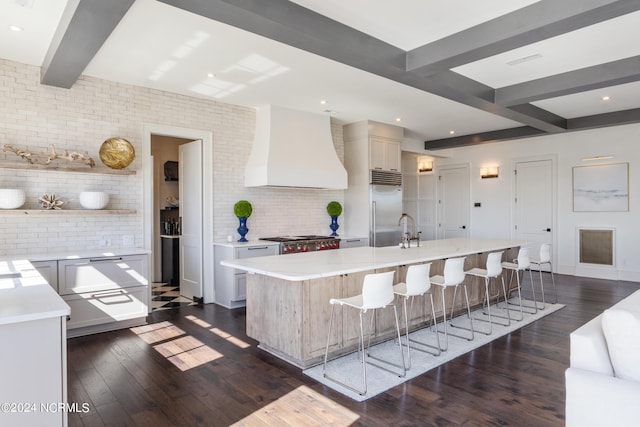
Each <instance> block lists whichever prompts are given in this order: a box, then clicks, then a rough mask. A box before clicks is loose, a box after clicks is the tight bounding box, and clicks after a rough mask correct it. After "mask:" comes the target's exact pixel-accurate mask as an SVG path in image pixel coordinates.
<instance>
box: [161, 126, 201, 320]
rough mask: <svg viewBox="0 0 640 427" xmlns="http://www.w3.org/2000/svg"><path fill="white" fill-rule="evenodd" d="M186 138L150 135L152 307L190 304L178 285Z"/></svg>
mask: <svg viewBox="0 0 640 427" xmlns="http://www.w3.org/2000/svg"><path fill="white" fill-rule="evenodd" d="M188 142H190V140H189V139H185V138H177V137H173V136H165V135H151V156H152V158H153V212H154V215H153V223H154V225H153V230H154V232H153V258H154V261H155V262H154V264H153V265H154V271H153V272H152V274H153V275H152V285H151V286H152V290H151V308H152V310H163V309H167V308H175V307H180V306H183V305H191V304H193V303H194V301H193V299H191V298H188V297H185V295H184V292H182V289H181V286H180V239H181V234H182V230H181V225H182V220H181V219H182V214H183V212H182V210H181V209H180V201H181V200H182V194H181V188H180V187H181V184H182V181H181V180H180V179H179V175H180V172H182V171H181V170H180V168H179V165H180V164H181V162H180V155H179V151H180V146H182V145H183V144H187V143H188Z"/></svg>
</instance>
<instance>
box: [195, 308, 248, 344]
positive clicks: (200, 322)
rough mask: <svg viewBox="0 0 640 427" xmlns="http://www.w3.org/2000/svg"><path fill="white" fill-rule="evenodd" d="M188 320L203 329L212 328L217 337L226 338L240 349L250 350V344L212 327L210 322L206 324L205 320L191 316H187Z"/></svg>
mask: <svg viewBox="0 0 640 427" xmlns="http://www.w3.org/2000/svg"><path fill="white" fill-rule="evenodd" d="M184 318H185V319H187V320H190V321H192V322H193V323H195V324H196V325H198V326H202V327H203V328H211V329H209V331H210V332H213V333H214V334H216V335H217V336H219V337H220V338H224V339H225V340H227V341H229V342H230V343H231V344H233V345H235V346H236V347H239V348H248V347H251V345H250V344H248V343H246V342H244V341H242V340H241V339H240V338H237V337H235V336H233V335H231V334H230V333H228V332H225V331H223V330H222V329H219V328H214V327H212V325H211V324H210V323H208V322H205V321H204V320H202V319H200V318H198V317H196V316H194V315H192V314H189V315H187V316H185V317H184Z"/></svg>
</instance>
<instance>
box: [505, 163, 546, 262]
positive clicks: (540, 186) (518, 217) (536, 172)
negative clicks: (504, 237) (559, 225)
mask: <svg viewBox="0 0 640 427" xmlns="http://www.w3.org/2000/svg"><path fill="white" fill-rule="evenodd" d="M513 164H514V167H513V170H514V171H515V173H514V174H513V180H514V181H513V187H512V188H514V189H515V195H514V197H513V210H512V212H513V220H512V221H513V238H514V239H516V240H526V241H530V242H534V245H533V246H532V247H531V249H530V250H531V254H532V256H533V257H536V258H537V256H538V252H539V250H540V245H541V244H543V243H550V244H552V245H553V241H554V235H555V233H554V231H555V221H556V218H555V215H554V212H555V207H554V201H555V186H554V182H555V168H554V159H553V158H533V159H514V162H513ZM555 252H556V251H553V250H552V257H555ZM552 262H554V261H552Z"/></svg>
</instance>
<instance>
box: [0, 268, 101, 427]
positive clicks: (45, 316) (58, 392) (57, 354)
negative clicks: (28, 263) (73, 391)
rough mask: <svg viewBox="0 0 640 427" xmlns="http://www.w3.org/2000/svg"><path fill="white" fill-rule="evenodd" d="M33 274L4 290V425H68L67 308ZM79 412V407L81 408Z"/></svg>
mask: <svg viewBox="0 0 640 427" xmlns="http://www.w3.org/2000/svg"><path fill="white" fill-rule="evenodd" d="M32 273H35V271H34V270H33V269H32V270H31V272H29V271H28V270H27V269H25V270H24V271H22V274H21V277H20V278H14V279H11V280H12V281H13V282H14V283H16V282H18V283H20V285H19V286H15V287H11V288H3V289H0V299H1V300H2V304H0V340H1V342H2V351H0V366H2V382H1V385H0V402H2V404H3V407H2V411H0V425H1V426H21V427H22V426H25V427H30V426H34V427H35V426H58V427H59V426H66V425H67V412H65V411H64V410H62V409H63V408H60V407H59V406H58V405H60V404H66V403H67V342H66V341H67V338H66V326H65V323H66V317H67V314H68V313H69V307H68V306H67V305H66V304H65V303H64V301H62V299H61V298H60V297H59V296H58V295H57V294H56V292H55V291H53V290H52V289H51V287H50V286H49V285H47V284H46V282H45V280H44V279H43V278H42V277H39V275H36V276H34V275H33V274H32ZM86 409H88V408H86ZM79 410H81V408H79Z"/></svg>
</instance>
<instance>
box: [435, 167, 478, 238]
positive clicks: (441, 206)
mask: <svg viewBox="0 0 640 427" xmlns="http://www.w3.org/2000/svg"><path fill="white" fill-rule="evenodd" d="M437 188H438V229H437V232H438V239H451V238H456V237H469V228H470V227H469V205H470V199H469V165H451V166H443V167H441V168H439V169H438V184H437Z"/></svg>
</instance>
